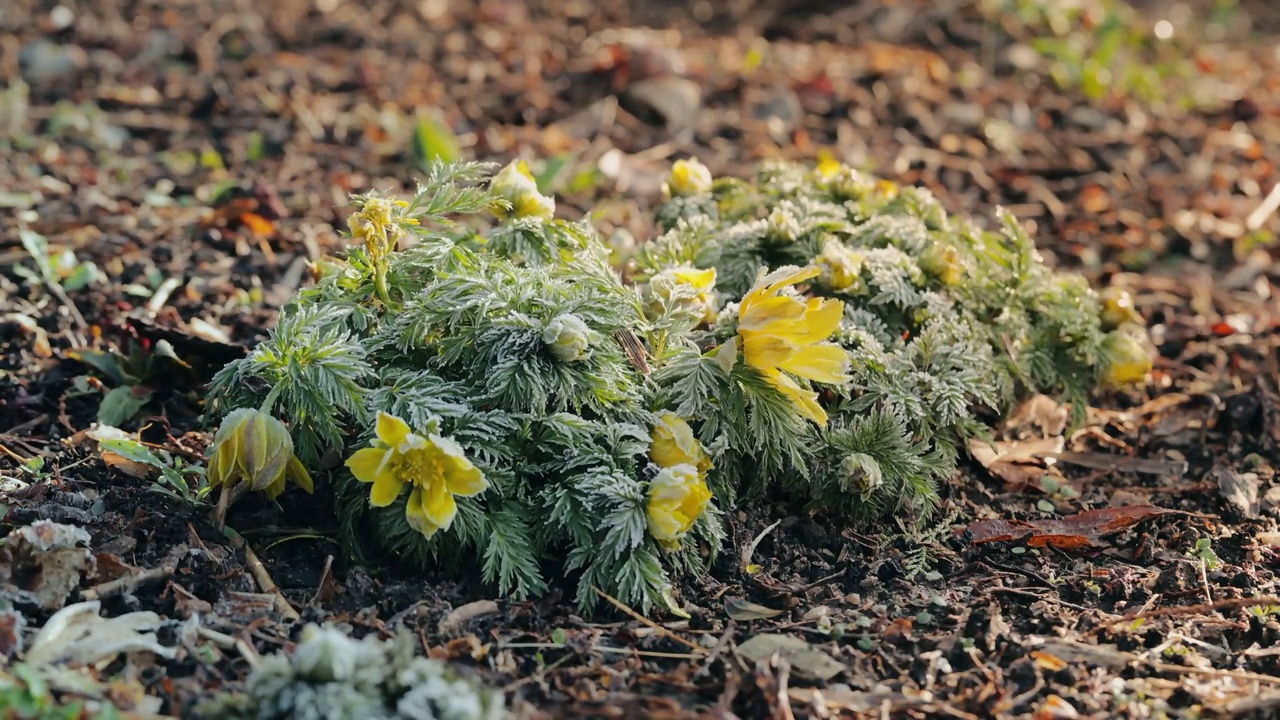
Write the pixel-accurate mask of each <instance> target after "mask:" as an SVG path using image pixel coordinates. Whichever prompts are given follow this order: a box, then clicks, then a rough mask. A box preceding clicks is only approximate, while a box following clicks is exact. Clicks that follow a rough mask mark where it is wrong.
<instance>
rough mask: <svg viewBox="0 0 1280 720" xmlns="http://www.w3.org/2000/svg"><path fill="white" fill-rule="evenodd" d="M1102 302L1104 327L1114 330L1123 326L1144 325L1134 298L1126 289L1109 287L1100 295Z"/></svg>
mask: <svg viewBox="0 0 1280 720" xmlns="http://www.w3.org/2000/svg"><path fill="white" fill-rule="evenodd" d="M1098 296H1099V299H1100V300H1102V325H1103V327H1105V328H1106V329H1108V330H1114V329H1116V328H1118V327H1120V326H1121V325H1126V324H1129V323H1134V324H1137V325H1141V324H1142V315H1140V314H1139V313H1138V309H1137V308H1136V307H1134V305H1133V296H1132V295H1130V294H1129V291H1127V290H1125V289H1124V288H1118V287H1109V288H1107V289H1106V290H1103V291H1102V292H1101V293H1099V294H1098Z"/></svg>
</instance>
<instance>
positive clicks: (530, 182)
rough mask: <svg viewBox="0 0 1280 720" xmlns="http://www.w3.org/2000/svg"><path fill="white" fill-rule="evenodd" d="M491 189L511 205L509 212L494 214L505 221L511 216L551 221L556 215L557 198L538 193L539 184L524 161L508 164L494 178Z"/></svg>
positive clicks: (501, 209) (503, 211) (499, 210)
mask: <svg viewBox="0 0 1280 720" xmlns="http://www.w3.org/2000/svg"><path fill="white" fill-rule="evenodd" d="M489 187H490V189H491V190H493V192H494V194H495V195H497V196H498V197H500V198H502V199H503V200H506V201H507V202H509V203H511V210H510V211H509V212H508V211H507V210H506V209H505V208H498V209H496V210H494V214H496V215H497V216H498V217H500V218H502V219H504V220H505V219H506V218H507V217H510V216H514V217H518V218H526V217H536V218H542V219H543V220H550V219H551V218H552V217H554V216H555V214H556V201H555V198H551V197H547V196H546V195H543V194H542V193H540V192H538V182H537V180H535V179H534V177H533V173H532V172H530V171H529V165H528V164H527V163H526V162H525V161H523V160H514V161H512V162H510V163H508V164H507V166H506V167H504V168H502V170H501V171H499V172H498V174H497V175H494V176H493V179H492V180H491V181H490V182H489Z"/></svg>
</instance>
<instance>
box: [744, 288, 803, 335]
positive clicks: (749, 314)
mask: <svg viewBox="0 0 1280 720" xmlns="http://www.w3.org/2000/svg"><path fill="white" fill-rule="evenodd" d="M804 311H805V304H804V303H802V302H800V301H799V300H796V299H795V298H793V297H788V296H786V295H778V296H776V297H763V298H761V299H759V300H754V301H752V302H744V303H742V305H741V306H740V307H739V308H738V327H739V328H740V329H741V330H744V331H753V330H765V329H766V328H768V327H769V326H770V325H772V324H773V323H794V322H798V321H799V320H800V319H801V318H803V317H804Z"/></svg>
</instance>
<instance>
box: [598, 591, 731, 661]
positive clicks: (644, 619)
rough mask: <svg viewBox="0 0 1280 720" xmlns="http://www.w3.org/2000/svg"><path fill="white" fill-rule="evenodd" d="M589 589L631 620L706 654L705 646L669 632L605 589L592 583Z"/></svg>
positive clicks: (701, 653) (696, 651)
mask: <svg viewBox="0 0 1280 720" xmlns="http://www.w3.org/2000/svg"><path fill="white" fill-rule="evenodd" d="M591 589H592V590H595V591H596V594H597V595H599V596H600V597H602V598H604V599H605V600H608V601H609V603H610V604H611V605H613V606H614V607H616V608H618V609H619V610H621V611H622V612H624V613H626V614H627V615H630V616H631V618H632V619H633V620H636V621H637V622H640V623H643V624H645V625H648V626H649V627H650V628H652V629H653V631H654V632H656V633H658V634H659V635H661V636H663V637H665V638H668V639H670V640H675V641H676V642H678V643H680V644H681V645H684V646H685V647H687V648H691V649H692V650H693V651H694V652H695V653H697V654H698V655H706V654H707V649H706V648H704V647H702V646H701V645H698V644H696V643H694V642H691V641H689V640H686V639H684V638H682V637H680V636H679V635H677V634H675V633H673V632H671V631H670V630H668V629H666V628H664V627H662V626H661V625H659V624H658V623H656V622H654V621H652V620H650V619H649V618H647V617H645V616H643V615H641V614H640V613H638V612H636V611H635V610H632V609H631V608H629V607H627V606H626V605H624V604H623V603H622V601H621V600H619V599H617V598H615V597H614V596H612V595H610V594H609V593H607V592H605V591H603V590H601V589H600V588H598V587H595V586H594V585H593V586H591Z"/></svg>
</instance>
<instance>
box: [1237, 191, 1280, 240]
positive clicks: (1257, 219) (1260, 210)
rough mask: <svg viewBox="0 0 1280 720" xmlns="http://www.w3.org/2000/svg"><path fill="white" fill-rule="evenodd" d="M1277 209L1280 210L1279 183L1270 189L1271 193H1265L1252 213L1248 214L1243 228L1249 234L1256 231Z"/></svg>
mask: <svg viewBox="0 0 1280 720" xmlns="http://www.w3.org/2000/svg"><path fill="white" fill-rule="evenodd" d="M1277 209H1280V183H1277V184H1276V186H1275V187H1273V188H1271V192H1269V193H1267V196H1266V197H1265V198H1263V200H1262V203H1261V204H1260V205H1258V207H1257V208H1255V209H1254V211H1253V212H1251V213H1249V217H1247V218H1245V220H1244V226H1245V227H1246V228H1248V230H1249V232H1254V231H1255V230H1258V229H1259V228H1261V227H1262V224H1263V223H1265V222H1266V221H1267V218H1269V217H1271V214H1272V213H1274V212H1275V211H1276V210H1277Z"/></svg>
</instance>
